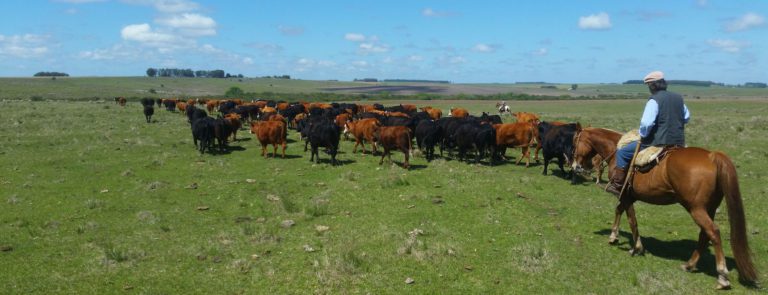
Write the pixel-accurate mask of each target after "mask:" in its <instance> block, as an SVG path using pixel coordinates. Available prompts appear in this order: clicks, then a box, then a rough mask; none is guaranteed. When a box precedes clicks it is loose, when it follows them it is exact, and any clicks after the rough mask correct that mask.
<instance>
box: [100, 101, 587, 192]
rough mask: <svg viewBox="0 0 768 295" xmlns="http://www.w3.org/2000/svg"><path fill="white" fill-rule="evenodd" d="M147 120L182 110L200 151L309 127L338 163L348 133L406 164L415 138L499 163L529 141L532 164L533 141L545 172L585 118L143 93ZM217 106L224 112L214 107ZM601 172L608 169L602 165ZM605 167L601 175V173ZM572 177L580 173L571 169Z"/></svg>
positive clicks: (273, 139)
mask: <svg viewBox="0 0 768 295" xmlns="http://www.w3.org/2000/svg"><path fill="white" fill-rule="evenodd" d="M115 102H116V103H119V104H120V105H125V99H124V98H115ZM141 104H142V105H143V106H144V115H145V118H146V120H147V122H148V123H149V122H151V116H152V115H153V114H154V106H155V104H156V105H157V106H158V107H164V108H165V109H166V110H167V111H172V112H176V111H178V112H180V113H182V114H185V115H186V116H187V121H188V122H189V124H190V126H191V130H192V138H193V142H194V144H195V147H196V148H197V149H198V150H199V151H200V153H205V152H206V151H208V152H222V151H225V150H227V149H228V148H229V147H228V143H229V141H230V138H231V140H233V141H235V140H237V131H238V130H240V129H241V128H243V127H244V126H248V125H249V126H250V133H251V134H254V135H255V137H256V139H257V140H258V141H259V143H260V144H261V147H262V149H261V154H262V156H264V157H267V156H268V152H267V147H268V146H269V145H272V147H273V149H272V157H275V156H276V154H277V148H278V146H280V147H281V148H282V151H281V152H282V153H281V155H282V157H285V148H286V144H287V134H288V129H293V130H295V131H296V132H298V133H299V134H300V135H301V139H302V140H303V141H304V151H305V152H306V151H307V150H308V146H309V149H311V156H310V161H314V162H319V161H320V155H319V152H318V150H319V149H320V148H323V149H324V150H325V153H327V154H328V155H329V156H330V162H331V164H332V165H336V164H337V163H338V162H337V160H336V155H337V152H338V149H339V141H340V139H341V137H342V136H344V137H345V138H350V139H353V140H354V141H355V145H354V148H353V150H352V153H356V152H357V149H358V147H362V152H363V153H366V152H367V151H366V146H365V145H366V143H367V144H368V145H369V147H370V150H371V151H370V152H371V153H372V154H376V153H377V152H379V151H378V150H379V149H382V150H383V151H381V152H380V154H381V159H380V161H379V164H381V163H382V162H383V161H384V157H385V156H386V157H390V161H391V152H392V151H394V150H399V151H401V152H402V153H403V154H404V155H405V160H404V162H403V167H404V168H408V167H409V166H410V163H409V158H410V155H411V154H412V151H413V141H414V139H415V141H416V146H417V147H418V149H419V150H420V151H421V152H422V154H423V155H424V156H425V158H426V159H427V161H431V160H432V159H434V158H435V157H436V155H435V147H439V149H440V157H444V152H447V153H448V156H453V154H454V153H455V154H456V156H457V157H458V159H459V160H460V161H467V162H469V161H470V155H469V153H473V154H474V157H473V158H474V159H473V161H474V162H475V163H480V162H481V160H484V159H487V160H488V164H490V165H494V164H496V163H497V162H498V161H499V160H504V159H506V157H505V151H506V149H507V148H521V149H522V154H521V157H519V158H518V159H517V162H516V164H520V162H521V161H522V160H523V158H525V159H526V164H525V165H526V167H528V166H529V165H530V161H531V156H530V150H529V148H530V147H535V152H534V154H535V159H534V160H536V161H538V158H539V150H542V152H543V158H544V172H543V174H545V175H546V174H547V166H548V165H549V162H550V161H552V160H553V159H557V165H558V166H559V168H560V170H561V171H562V172H563V173H564V174H565V173H566V171H565V170H564V169H563V165H564V164H565V163H566V162H570V160H571V155H572V154H573V137H574V134H575V133H576V132H577V131H578V130H580V129H581V126H580V125H579V124H578V123H563V122H545V121H541V119H540V117H539V116H538V115H537V114H533V113H528V112H516V113H512V115H513V116H515V118H516V122H514V123H503V122H502V118H501V116H499V115H490V114H488V113H485V112H483V113H482V114H481V115H480V116H473V115H470V114H469V112H468V111H467V110H466V109H463V108H452V109H451V110H450V112H449V113H448V114H447V116H443V112H442V110H440V109H437V108H433V107H430V106H425V107H421V108H417V107H416V106H415V105H412V104H400V105H396V106H389V107H385V106H383V105H381V104H378V103H374V104H369V105H360V104H351V103H319V102H317V103H308V102H295V103H289V102H284V101H271V100H257V101H252V102H244V101H243V100H240V99H231V100H194V99H190V100H186V101H183V100H177V99H156V100H154V99H151V98H144V99H141ZM214 112H217V115H216V117H211V116H210V115H209V114H213V113H214ZM592 162H593V163H594V165H595V167H598V168H600V165H599V163H600V162H602V159H600V158H599V156H596V157H595V158H593V161H592ZM600 174H602V172H601V171H600ZM600 174H598V177H597V179H598V181H599V180H600ZM570 177H571V180H572V181H574V182H575V181H576V175H574V173H572V172H571V173H570Z"/></svg>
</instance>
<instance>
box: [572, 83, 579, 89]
mask: <svg viewBox="0 0 768 295" xmlns="http://www.w3.org/2000/svg"><path fill="white" fill-rule="evenodd" d="M577 88H579V84H571V90H576V89H577Z"/></svg>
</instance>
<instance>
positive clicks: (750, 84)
mask: <svg viewBox="0 0 768 295" xmlns="http://www.w3.org/2000/svg"><path fill="white" fill-rule="evenodd" d="M667 83H669V84H670V85H688V86H703V87H710V86H736V87H745V88H766V87H768V84H766V83H761V82H747V83H744V84H743V85H725V83H717V82H712V81H699V80H667ZM622 84H625V85H626V84H644V82H643V80H627V81H626V82H624V83H622Z"/></svg>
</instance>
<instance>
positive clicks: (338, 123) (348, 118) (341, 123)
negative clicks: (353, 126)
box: [334, 113, 352, 135]
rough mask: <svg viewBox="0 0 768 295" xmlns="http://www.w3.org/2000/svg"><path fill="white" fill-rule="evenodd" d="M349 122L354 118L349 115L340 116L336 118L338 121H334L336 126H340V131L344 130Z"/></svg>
mask: <svg viewBox="0 0 768 295" xmlns="http://www.w3.org/2000/svg"><path fill="white" fill-rule="evenodd" d="M349 121H352V116H350V115H349V114H348V113H342V114H339V115H338V116H336V119H334V122H335V123H336V126H339V129H341V128H344V125H345V124H347V122H349ZM345 135H346V133H345Z"/></svg>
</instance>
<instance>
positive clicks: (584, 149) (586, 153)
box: [571, 125, 597, 173]
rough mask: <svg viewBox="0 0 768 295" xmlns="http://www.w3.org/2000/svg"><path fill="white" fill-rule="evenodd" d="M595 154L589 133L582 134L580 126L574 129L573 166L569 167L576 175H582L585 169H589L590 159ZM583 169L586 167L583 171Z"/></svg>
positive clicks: (582, 130)
mask: <svg viewBox="0 0 768 295" xmlns="http://www.w3.org/2000/svg"><path fill="white" fill-rule="evenodd" d="M596 153H597V152H596V151H595V149H594V148H593V147H592V144H590V139H589V132H584V129H582V128H581V125H578V126H577V128H576V134H574V135H573V157H572V158H571V159H572V161H573V164H571V167H572V168H573V171H574V172H576V173H584V172H585V171H586V169H590V168H591V166H592V165H591V164H592V162H591V159H592V157H594V156H595V154H596ZM585 167H587V168H586V169H585Z"/></svg>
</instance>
